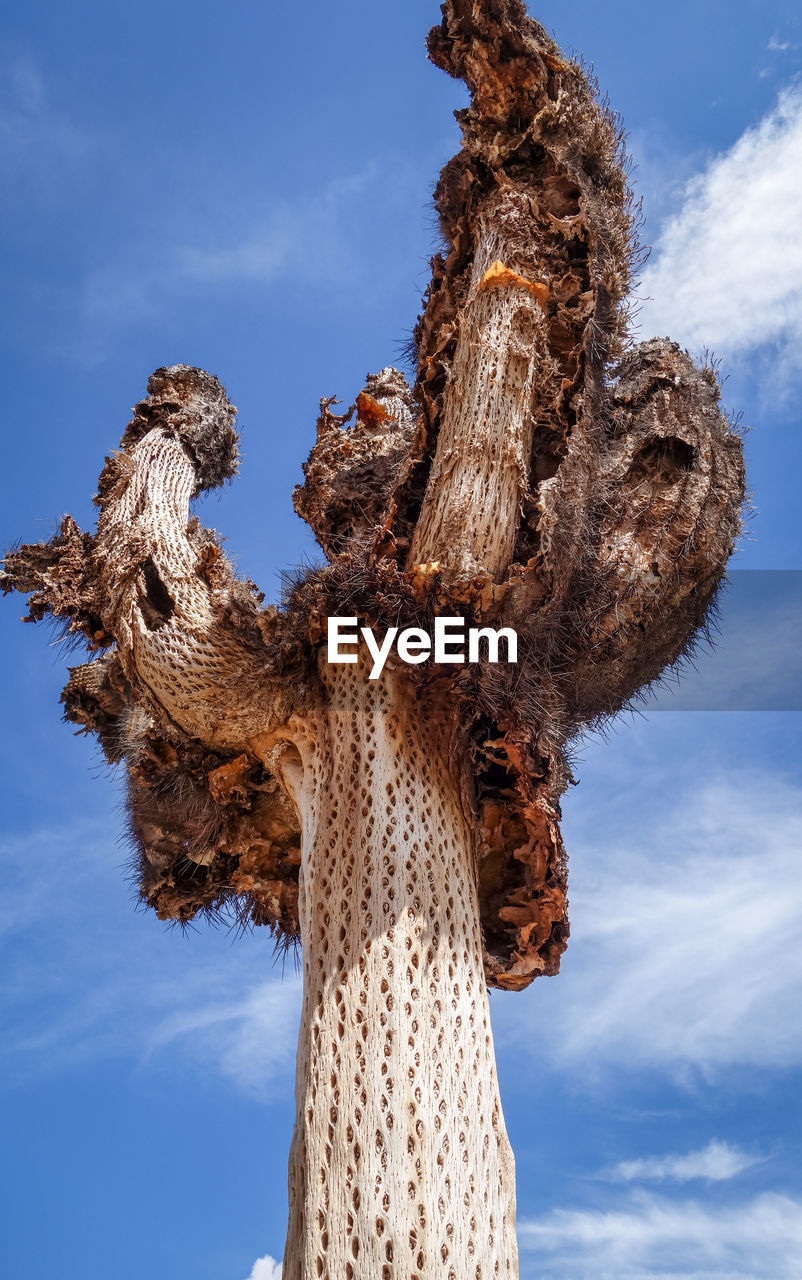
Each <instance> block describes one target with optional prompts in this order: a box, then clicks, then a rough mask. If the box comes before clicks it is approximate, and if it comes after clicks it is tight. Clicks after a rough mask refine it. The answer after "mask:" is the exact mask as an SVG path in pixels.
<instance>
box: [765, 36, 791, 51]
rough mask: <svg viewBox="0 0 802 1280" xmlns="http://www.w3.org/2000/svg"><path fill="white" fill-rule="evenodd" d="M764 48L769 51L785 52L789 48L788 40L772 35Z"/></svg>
mask: <svg viewBox="0 0 802 1280" xmlns="http://www.w3.org/2000/svg"><path fill="white" fill-rule="evenodd" d="M766 48H767V49H768V50H769V52H770V53H785V52H786V51H787V50H788V49H790V48H791V42H790V40H781V39H780V38H779V36H772V37H771V39H770V40H769V43H768V44H767V46H766Z"/></svg>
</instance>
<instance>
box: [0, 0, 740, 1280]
mask: <svg viewBox="0 0 802 1280" xmlns="http://www.w3.org/2000/svg"><path fill="white" fill-rule="evenodd" d="M442 12H443V20H442V23H441V24H440V26H438V27H436V28H435V29H434V30H433V31H432V32H431V34H430V36H429V53H430V57H431V58H432V60H433V61H434V62H435V63H436V64H437V65H438V66H440V67H442V68H444V69H445V70H446V71H448V72H449V74H451V75H455V76H458V77H461V78H462V79H464V80H465V82H466V83H467V85H468V87H469V89H470V91H471V104H470V106H469V107H468V108H467V109H466V110H465V111H462V112H460V113H458V118H459V120H460V124H461V126H462V130H463V146H462V149H461V150H460V152H459V154H458V155H457V156H456V157H455V158H454V159H453V160H452V161H450V162H449V164H448V165H446V167H445V169H444V170H443V173H442V175H441V178H440V181H439V183H438V187H437V191H436V204H437V208H438V212H439V215H440V220H441V225H442V230H443V237H444V244H445V248H444V251H443V252H442V253H441V254H438V255H436V256H435V258H434V259H433V261H432V279H431V283H430V285H429V287H428V290H427V292H426V295H425V297H424V305H423V311H422V314H421V316H420V318H419V321H418V324H417V327H416V331H415V345H416V356H417V373H416V380H415V385H414V387H413V388H412V389H410V387H409V386H408V385H407V383H406V380H405V379H404V377H403V375H402V374H400V373H399V372H398V371H397V370H394V369H391V368H387V369H383V370H382V371H381V372H380V373H378V374H376V375H372V376H370V377H369V378H368V380H367V383H366V386H365V387H364V388H363V389H362V390H361V391H360V392H359V394H358V395H357V397H356V399H355V403H354V404H353V405H352V406H351V408H350V409H348V410H347V411H345V412H344V413H343V414H340V415H338V414H336V413H335V412H334V411H333V405H334V403H335V401H334V400H333V398H332V397H327V398H324V399H323V400H322V401H321V411H320V417H319V420H318V430H317V439H316V442H315V445H314V448H313V449H312V452H311V454H310V457H309V460H308V462H307V463H306V464H305V467H304V483H303V485H301V486H299V488H298V489H297V490H296V491H295V494H294V502H295V507H296V510H297V511H298V513H299V514H300V515H301V516H302V517H303V518H304V519H305V520H306V521H307V522H308V523H309V525H310V526H311V528H312V529H313V531H314V533H315V536H316V537H317V539H318V541H319V543H320V545H321V547H322V549H323V551H324V553H325V555H326V557H327V563H326V564H325V566H324V567H322V568H320V569H316V570H314V571H311V572H310V573H308V574H306V575H304V576H303V577H302V578H301V579H300V580H299V581H298V582H297V583H296V585H295V586H294V588H293V589H292V590H291V591H290V592H289V593H288V596H287V598H286V600H285V601H284V604H283V606H282V607H281V608H280V609H278V608H275V607H273V606H268V607H267V608H265V607H263V603H262V597H261V595H260V594H259V593H258V592H256V590H255V588H254V587H253V585H252V584H251V583H246V582H241V581H239V580H237V578H236V577H235V575H234V573H233V570H232V569H231V566H230V565H229V563H228V562H227V560H226V558H225V556H224V555H223V553H222V551H221V548H220V544H219V541H218V540H217V538H216V536H215V535H214V534H213V533H212V532H211V531H209V530H205V529H203V528H202V527H201V526H200V524H199V523H198V522H197V520H195V519H194V518H191V517H190V513H189V503H190V500H191V499H192V498H193V497H195V496H196V495H197V494H198V493H199V492H201V491H202V490H203V489H206V488H212V487H214V486H215V485H217V484H220V483H222V482H223V481H224V480H226V479H228V478H229V477H230V476H232V475H233V473H234V471H235V470H236V465H237V448H236V435H235V432H234V430H233V418H234V410H233V409H232V407H231V406H230V404H229V403H228V400H227V399H226V396H225V393H224V391H223V389H222V387H221V386H220V384H219V383H218V382H217V380H216V379H214V378H212V377H210V376H209V375H208V374H205V373H203V372H202V371H200V370H196V369H191V368H188V367H187V366H182V365H179V366H176V367H174V368H172V369H161V370H158V371H157V373H156V374H154V375H153V377H152V379H151V381H150V383H149V394H148V396H147V397H146V399H145V400H143V401H142V402H141V403H140V404H139V405H137V406H136V409H135V410H134V417H133V419H132V421H131V422H130V423H129V426H128V428H127V429H126V431H125V433H124V435H123V438H122V441H121V446H120V450H119V451H118V452H117V453H116V454H115V455H113V457H112V458H111V459H107V461H106V466H105V468H104V471H103V473H102V474H101V478H100V485H99V494H98V499H97V501H98V504H99V506H100V517H99V520H98V527H97V531H96V533H94V534H88V533H82V532H81V531H80V530H79V529H78V528H77V526H76V525H75V523H74V521H72V520H71V519H70V518H69V517H66V518H65V520H64V521H63V523H62V526H61V529H60V532H59V534H58V535H57V536H56V537H55V538H54V539H52V540H51V542H49V543H47V544H36V545H32V546H23V547H21V548H19V550H17V551H15V552H14V553H12V554H11V555H9V556H8V557H7V558H6V567H5V571H4V573H3V575H2V579H0V582H1V583H2V586H3V588H4V590H6V591H8V590H12V589H16V590H20V591H25V592H28V593H31V594H30V601H29V615H28V617H29V620H38V619H40V618H42V617H43V616H44V615H45V614H47V613H50V614H52V615H53V616H54V617H55V618H56V619H57V620H59V621H60V623H61V624H62V625H63V626H64V627H65V628H66V629H67V630H68V631H70V632H72V633H75V634H81V635H83V636H84V637H85V639H86V641H87V643H88V646H89V648H90V650H91V651H92V652H93V653H94V655H95V656H94V659H93V660H92V661H91V662H88V663H86V664H85V665H83V666H80V667H77V668H75V669H74V670H72V672H71V674H70V680H69V683H68V685H67V688H66V689H65V692H64V695H63V701H64V706H65V715H66V717H67V718H68V719H69V720H71V721H72V722H73V723H75V724H77V725H78V726H79V727H80V728H81V729H83V730H86V731H91V732H94V733H96V734H97V735H98V738H99V740H100V743H101V745H102V747H103V750H104V752H105V754H106V756H107V758H108V759H109V760H111V761H114V762H125V764H126V767H127V771H128V778H129V807H130V814H131V828H132V832H133V835H134V838H135V842H136V845H137V849H138V855H137V856H138V865H139V875H140V885H141V893H142V897H143V899H144V900H145V901H146V902H147V903H148V904H149V905H150V906H152V907H153V908H154V909H155V910H156V911H157V912H158V914H159V915H160V917H161V918H163V919H178V920H189V919H192V918H193V917H194V916H196V915H198V914H199V913H206V914H207V915H211V916H216V915H219V914H221V913H224V912H226V911H233V912H234V913H235V915H236V916H237V917H238V918H239V919H240V920H241V921H251V922H253V923H256V924H266V925H268V926H269V928H270V929H271V930H272V931H273V933H274V934H275V935H276V936H277V938H278V939H280V940H284V941H285V942H292V941H293V940H297V939H300V942H301V946H302V949H303V962H304V1005H303V1013H302V1019H301V1028H300V1033H299V1053H298V1075H297V1086H296V1099H297V1113H296V1127H295V1134H294V1138H293V1145H292V1151H291V1157H290V1183H289V1185H290V1219H289V1234H288V1242H287V1250H286V1254H285V1265H284V1275H285V1278H286V1280H311V1278H312V1277H329V1278H330V1280H335V1277H336V1280H341V1278H342V1277H345V1278H346V1280H376V1278H377V1277H382V1280H412V1278H413V1277H416V1278H417V1280H434V1277H437V1278H438V1280H440V1278H441V1277H446V1280H464V1278H467V1277H470V1278H471V1280H480V1278H484V1280H487V1277H489V1276H501V1275H504V1276H509V1277H513V1276H515V1275H516V1274H517V1260H516V1245H515V1232H514V1221H515V1187H514V1175H513V1162H512V1155H511V1152H510V1149H509V1143H508V1141H507V1137H506V1133H505V1131H504V1124H503V1118H502V1112H501V1103H500V1099H499V1095H498V1085H497V1081H496V1075H495V1067H494V1062H493V1051H492V1037H491V1033H490V1028H489V1019H488V1009H487V990H486V988H487V986H488V985H491V986H496V987H500V988H504V989H507V990H520V989H521V988H523V987H525V986H527V985H528V984H529V983H531V982H532V980H533V979H534V978H535V977H537V976H538V975H541V974H554V973H556V972H557V970H558V968H559V961H560V955H561V953H562V951H563V950H564V948H565V945H566V941H567V936H568V923H567V917H566V862H565V855H564V851H563V847H562V842H561V838H560V831H559V817H560V812H559V798H560V795H561V793H562V791H563V789H564V787H565V785H566V781H567V779H568V776H569V774H568V769H567V765H566V762H565V747H566V743H567V742H568V741H569V740H570V738H571V735H572V734H574V733H575V732H576V731H577V730H578V729H580V728H581V727H582V726H585V725H587V724H593V723H595V722H597V721H598V720H599V718H600V717H603V716H608V715H612V714H614V713H615V712H616V711H617V710H619V709H620V708H621V706H622V705H624V704H625V703H626V702H627V700H628V699H630V698H631V697H632V696H633V695H634V694H635V693H636V692H637V691H638V689H639V688H641V687H642V686H643V685H644V684H647V683H648V682H649V681H651V680H653V679H655V678H656V677H657V676H658V675H659V674H660V672H661V671H662V670H663V668H664V667H665V666H666V665H667V664H671V663H673V662H675V661H676V660H677V659H678V658H679V657H680V656H681V655H682V654H683V652H684V651H685V649H686V648H687V646H688V644H689V643H690V642H692V639H693V636H694V635H695V634H696V632H697V631H698V629H699V628H700V627H701V626H703V624H704V619H705V615H706V612H707V609H708V607H709V605H710V602H711V600H712V599H713V597H714V595H715V592H716V589H717V587H718V585H719V582H720V580H721V578H722V575H723V573H724V568H725V565H726V562H727V559H728V557H729V555H730V552H731V550H732V547H733V544H734V540H735V537H736V536H737V533H738V529H739V513H740V508H741V503H742V499H743V485H744V481H743V465H742V460H741V449H740V441H739V439H738V438H737V436H736V435H735V434H734V433H733V431H732V430H731V428H730V426H729V424H728V422H727V420H726V419H725V417H724V416H723V415H722V413H721V410H720V407H719V387H718V384H717V382H716V378H715V376H714V374H713V372H712V371H711V370H710V369H709V368H705V369H697V368H696V367H695V366H694V364H693V362H692V361H691V360H690V358H689V357H688V355H687V354H686V353H684V352H682V351H681V350H680V349H679V348H678V347H676V346H675V345H674V344H673V343H671V342H670V341H669V340H668V339H654V340H652V341H650V342H647V343H643V344H641V345H640V346H632V345H631V344H630V343H629V340H628V338H627V323H626V322H627V312H626V299H627V295H628V291H629V289H630V287H631V276H632V269H633V264H635V263H636V262H637V247H636V245H635V228H636V221H637V219H636V213H635V211H634V210H633V206H632V202H631V197H630V193H629V190H628V187H627V183H626V178H625V164H624V155H623V150H622V142H621V132H620V128H619V125H618V122H617V120H616V118H615V117H614V116H613V115H612V114H611V113H610V111H609V110H608V109H607V108H606V107H605V106H603V105H601V104H600V103H599V101H598V99H597V96H596V92H595V88H594V86H593V85H592V84H591V83H590V82H589V80H588V78H587V76H586V74H585V73H584V72H583V70H582V69H581V68H580V67H579V66H577V65H576V64H575V63H572V62H570V61H567V60H566V59H565V58H564V57H563V55H562V54H561V53H560V51H559V49H558V48H557V47H556V45H555V44H554V43H553V42H552V41H551V40H550V39H549V38H548V36H547V35H546V33H545V32H544V31H543V29H542V28H541V27H540V26H539V25H538V24H537V23H535V22H534V21H532V20H531V19H529V18H528V17H527V15H526V12H525V10H524V8H523V6H522V5H521V4H520V3H519V0H486V3H483V4H482V5H476V4H467V3H465V0H448V2H447V3H445V4H444V5H443V7H442ZM342 614H346V615H354V614H358V615H359V618H360V621H361V622H362V623H363V624H364V625H369V626H372V627H374V628H377V629H381V628H382V627H386V626H390V625H397V624H398V623H399V622H402V623H403V624H405V625H420V626H429V625H430V624H431V623H432V621H433V619H434V618H435V617H436V616H437V615H438V614H444V615H449V616H450V615H454V614H457V615H460V616H463V617H464V618H465V620H466V622H467V624H468V625H482V624H485V625H487V624H492V625H493V626H497V627H498V626H509V627H513V628H514V629H515V630H516V631H517V632H518V636H519V661H518V663H517V664H516V665H515V666H514V667H512V666H510V667H507V666H504V665H503V664H502V665H492V664H489V663H487V662H479V663H476V664H472V665H471V666H466V667H454V666H441V667H438V666H436V665H433V664H432V663H427V664H425V665H423V666H415V667H408V668H403V667H402V666H401V665H400V664H399V663H398V662H390V663H388V665H387V666H386V667H385V669H384V671H383V673H382V676H381V677H380V679H379V680H377V681H370V680H369V679H368V673H367V671H366V670H365V669H364V667H363V666H362V665H361V664H360V665H357V666H349V667H335V666H332V665H330V664H329V663H328V662H327V652H326V645H325V635H326V620H327V618H328V617H329V616H332V615H342Z"/></svg>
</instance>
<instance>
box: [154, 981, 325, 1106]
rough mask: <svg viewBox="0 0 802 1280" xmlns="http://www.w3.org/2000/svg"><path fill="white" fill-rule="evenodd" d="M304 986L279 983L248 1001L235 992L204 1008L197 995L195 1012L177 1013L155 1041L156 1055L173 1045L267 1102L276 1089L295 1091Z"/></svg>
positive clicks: (252, 992) (254, 989)
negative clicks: (212, 1063) (295, 1067)
mask: <svg viewBox="0 0 802 1280" xmlns="http://www.w3.org/2000/svg"><path fill="white" fill-rule="evenodd" d="M300 1005H301V983H300V980H299V979H298V978H297V977H295V978H293V979H289V978H288V979H285V980H283V981H282V980H280V979H273V980H272V981H268V982H263V983H260V984H257V985H256V986H251V987H250V988H249V989H248V990H247V993H246V995H245V996H244V997H240V998H237V994H236V993H235V992H234V991H229V992H227V993H226V994H225V996H224V997H223V998H221V999H218V1000H215V1001H210V1002H208V1003H204V1002H203V1001H201V1000H199V999H198V992H197V989H196V992H195V1003H194V1004H193V1005H192V1006H191V1007H190V1008H189V1009H179V1010H177V1011H175V1012H171V1013H170V1014H169V1015H168V1016H167V1017H166V1018H165V1019H164V1020H163V1021H162V1023H161V1024H160V1025H159V1026H158V1027H157V1028H156V1030H155V1032H153V1034H152V1036H151V1050H152V1051H156V1050H163V1049H164V1048H166V1046H167V1045H169V1044H173V1045H175V1046H177V1047H179V1048H181V1049H182V1050H183V1051H185V1052H186V1051H189V1052H190V1053H192V1054H193V1055H194V1056H195V1057H198V1058H200V1059H201V1060H202V1061H206V1062H209V1061H211V1062H214V1063H215V1064H216V1066H217V1069H218V1070H220V1071H221V1072H222V1073H223V1074H224V1075H226V1076H228V1077H229V1078H230V1079H231V1080H233V1081H234V1082H235V1083H236V1084H237V1085H238V1086H239V1088H241V1089H242V1090H243V1091H245V1092H246V1093H250V1094H253V1095H254V1096H257V1097H262V1098H266V1097H269V1096H271V1095H272V1093H273V1088H274V1085H275V1084H276V1082H277V1081H280V1082H281V1087H282V1089H283V1090H285V1092H286V1096H289V1094H290V1092H291V1089H292V1078H293V1073H294V1063H295V1050H296V1044H297V1040H298V1019H299V1014H300Z"/></svg>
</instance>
